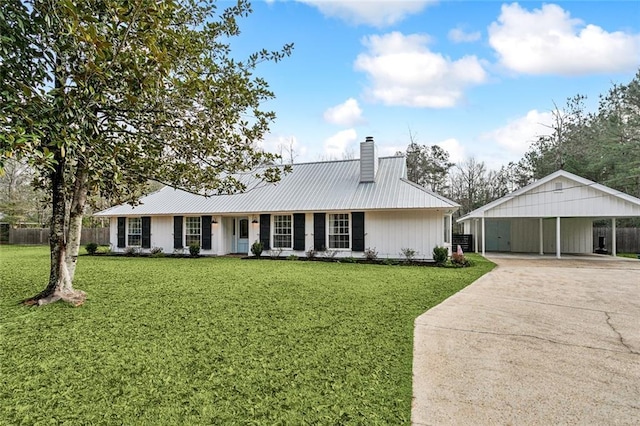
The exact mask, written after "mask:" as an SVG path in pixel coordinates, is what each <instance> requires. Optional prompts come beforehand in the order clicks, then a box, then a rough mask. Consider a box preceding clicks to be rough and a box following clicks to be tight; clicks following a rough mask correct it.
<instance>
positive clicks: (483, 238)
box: [482, 213, 484, 256]
mask: <svg viewBox="0 0 640 426" xmlns="http://www.w3.org/2000/svg"><path fill="white" fill-rule="evenodd" d="M482 215H483V216H482V256H484V213H483V214H482Z"/></svg>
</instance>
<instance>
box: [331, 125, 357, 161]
mask: <svg viewBox="0 0 640 426" xmlns="http://www.w3.org/2000/svg"><path fill="white" fill-rule="evenodd" d="M357 139H358V134H357V133H356V131H355V130H354V129H347V130H342V131H340V132H338V133H336V134H335V135H333V136H331V137H329V138H328V139H327V140H325V141H324V154H325V156H326V157H327V158H328V159H341V158H342V157H343V156H344V154H347V153H348V152H349V151H350V150H352V149H351V148H353V144H354V143H355V142H356V140H357Z"/></svg>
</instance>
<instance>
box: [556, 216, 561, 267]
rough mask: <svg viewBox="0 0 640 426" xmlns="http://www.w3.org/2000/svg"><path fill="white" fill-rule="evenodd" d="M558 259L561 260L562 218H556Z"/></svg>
mask: <svg viewBox="0 0 640 426" xmlns="http://www.w3.org/2000/svg"><path fill="white" fill-rule="evenodd" d="M556 258H558V259H560V216H557V217H556Z"/></svg>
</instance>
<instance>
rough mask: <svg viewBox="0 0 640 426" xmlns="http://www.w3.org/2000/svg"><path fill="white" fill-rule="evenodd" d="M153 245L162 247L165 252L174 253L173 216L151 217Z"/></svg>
mask: <svg viewBox="0 0 640 426" xmlns="http://www.w3.org/2000/svg"><path fill="white" fill-rule="evenodd" d="M151 247H161V248H162V251H163V252H164V253H173V216H153V217H152V218H151Z"/></svg>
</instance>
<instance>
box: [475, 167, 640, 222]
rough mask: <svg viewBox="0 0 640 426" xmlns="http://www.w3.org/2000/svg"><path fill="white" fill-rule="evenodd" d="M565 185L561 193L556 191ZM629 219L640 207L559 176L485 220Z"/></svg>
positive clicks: (500, 207)
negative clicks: (516, 218)
mask: <svg viewBox="0 0 640 426" xmlns="http://www.w3.org/2000/svg"><path fill="white" fill-rule="evenodd" d="M556 184H559V185H562V190H557V189H556ZM555 216H560V217H630V216H640V206H638V205H635V204H633V203H630V202H628V201H626V200H624V199H621V198H619V197H615V196H613V195H610V194H607V193H605V192H603V191H601V190H598V189H596V188H593V187H592V186H589V185H584V184H580V183H578V182H575V181H573V180H570V179H567V178H565V177H562V176H559V177H557V178H555V179H552V180H550V181H549V182H546V183H545V184H543V185H540V186H538V187H535V188H533V189H531V190H529V191H527V192H524V193H522V194H519V195H517V196H515V197H514V198H512V199H510V200H507V201H506V202H504V203H502V204H500V205H498V206H496V207H493V208H490V209H488V210H487V211H486V217H555Z"/></svg>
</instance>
